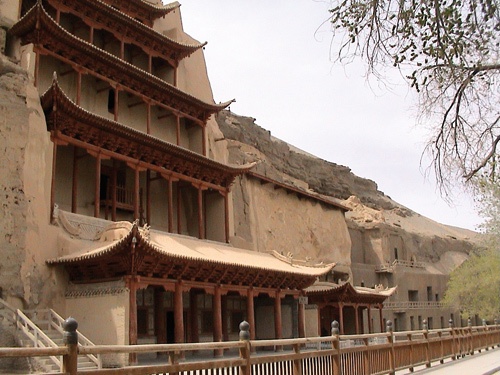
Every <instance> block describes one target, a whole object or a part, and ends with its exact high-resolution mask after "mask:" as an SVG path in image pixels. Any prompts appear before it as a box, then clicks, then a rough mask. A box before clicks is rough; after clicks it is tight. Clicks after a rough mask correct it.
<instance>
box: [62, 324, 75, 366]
mask: <svg viewBox="0 0 500 375" xmlns="http://www.w3.org/2000/svg"><path fill="white" fill-rule="evenodd" d="M63 328H64V333H63V340H64V344H65V345H66V346H67V347H68V354H65V355H64V356H63V365H62V372H65V373H67V374H69V375H76V374H77V372H78V369H77V367H78V332H76V329H77V328H78V322H77V321H76V320H75V319H74V318H72V317H69V318H68V319H66V320H65V321H64V323H63Z"/></svg>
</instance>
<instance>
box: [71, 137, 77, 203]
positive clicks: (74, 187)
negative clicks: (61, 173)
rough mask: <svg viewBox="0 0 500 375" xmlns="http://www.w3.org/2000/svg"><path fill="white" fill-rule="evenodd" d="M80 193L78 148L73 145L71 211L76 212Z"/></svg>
mask: <svg viewBox="0 0 500 375" xmlns="http://www.w3.org/2000/svg"><path fill="white" fill-rule="evenodd" d="M77 195H78V148H77V147H76V146H73V181H72V187H71V212H73V213H76V208H77V204H78V202H77Z"/></svg>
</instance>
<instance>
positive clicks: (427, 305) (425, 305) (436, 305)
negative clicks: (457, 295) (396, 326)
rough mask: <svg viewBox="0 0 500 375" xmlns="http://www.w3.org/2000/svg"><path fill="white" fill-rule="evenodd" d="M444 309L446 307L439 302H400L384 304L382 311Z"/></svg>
mask: <svg viewBox="0 0 500 375" xmlns="http://www.w3.org/2000/svg"><path fill="white" fill-rule="evenodd" d="M444 307H446V305H444V304H443V303H442V302H440V301H401V302H385V303H384V309H387V310H412V309H442V308H444Z"/></svg>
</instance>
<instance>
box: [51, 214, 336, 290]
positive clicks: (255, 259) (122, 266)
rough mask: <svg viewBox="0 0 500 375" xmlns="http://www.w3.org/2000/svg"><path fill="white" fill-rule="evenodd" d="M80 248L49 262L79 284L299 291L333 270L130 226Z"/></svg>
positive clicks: (116, 225)
mask: <svg viewBox="0 0 500 375" xmlns="http://www.w3.org/2000/svg"><path fill="white" fill-rule="evenodd" d="M61 214H62V215H74V214H70V213H64V214H63V213H61V212H60V213H59V215H61ZM63 222H69V220H63ZM84 242H85V243H84ZM79 247H80V248H81V249H83V250H81V251H80V252H78V253H73V254H71V255H65V256H62V257H60V258H57V259H52V260H49V261H47V263H48V264H61V265H64V267H65V268H66V270H67V271H68V274H69V276H70V279H71V281H72V282H75V283H78V282H88V281H92V280H105V279H112V278H117V277H123V276H127V275H133V276H142V277H150V278H151V277H154V278H157V279H165V280H167V279H170V280H184V281H191V282H199V283H212V284H220V285H228V286H234V287H236V288H238V287H242V286H253V287H256V288H269V289H282V290H297V291H298V290H301V289H303V288H305V287H307V286H309V285H311V284H313V283H314V281H315V280H316V279H317V278H318V277H319V276H321V275H324V274H325V273H327V272H329V271H331V269H332V268H333V267H334V264H328V265H324V264H321V265H317V266H313V265H311V266H304V265H296V264H292V263H290V262H286V261H283V260H282V259H281V258H280V257H277V256H275V255H273V254H271V253H260V252H257V251H251V250H244V249H238V248H234V247H232V246H229V245H226V244H221V243H217V242H212V241H203V240H197V239H193V238H189V237H185V236H180V235H174V234H167V233H163V232H159V231H153V230H148V229H142V228H139V227H137V225H136V224H132V223H129V222H117V223H113V224H111V225H109V226H108V227H107V228H105V229H104V230H103V231H102V232H101V233H100V235H98V236H97V238H96V239H95V240H94V241H82V244H81V246H79ZM131 249H133V250H132V251H131Z"/></svg>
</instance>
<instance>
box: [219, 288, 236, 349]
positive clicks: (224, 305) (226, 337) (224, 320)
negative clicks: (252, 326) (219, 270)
mask: <svg viewBox="0 0 500 375" xmlns="http://www.w3.org/2000/svg"><path fill="white" fill-rule="evenodd" d="M227 323H228V316H227V294H223V295H222V341H229V331H228V327H227ZM238 323H240V322H238Z"/></svg>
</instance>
